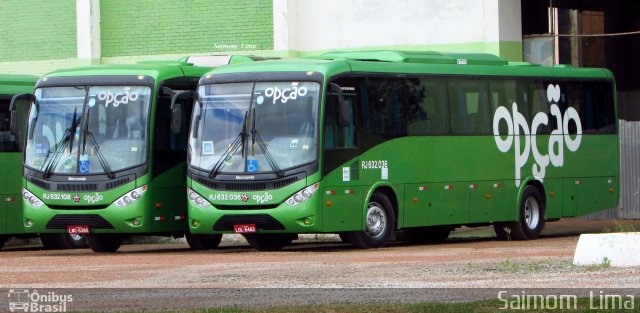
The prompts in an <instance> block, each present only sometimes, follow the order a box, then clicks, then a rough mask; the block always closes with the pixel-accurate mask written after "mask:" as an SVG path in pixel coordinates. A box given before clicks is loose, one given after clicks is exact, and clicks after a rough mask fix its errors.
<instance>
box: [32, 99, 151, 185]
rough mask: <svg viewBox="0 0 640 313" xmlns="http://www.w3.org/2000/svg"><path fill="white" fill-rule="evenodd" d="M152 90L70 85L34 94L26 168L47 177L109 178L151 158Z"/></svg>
mask: <svg viewBox="0 0 640 313" xmlns="http://www.w3.org/2000/svg"><path fill="white" fill-rule="evenodd" d="M150 99H151V88H149V87H144V86H71V87H45V88H38V89H36V90H35V102H34V103H33V105H32V106H31V110H30V112H29V119H28V121H29V122H28V125H29V128H28V130H27V146H26V152H25V154H26V155H25V164H26V166H28V167H30V168H33V169H36V170H40V171H44V172H45V174H48V173H55V174H83V175H86V174H102V173H107V174H110V173H111V172H112V171H118V170H122V169H125V168H130V167H133V166H136V165H140V164H142V163H143V162H145V160H146V158H147V140H146V138H147V128H148V127H147V125H148V122H149V118H148V117H149V104H150Z"/></svg>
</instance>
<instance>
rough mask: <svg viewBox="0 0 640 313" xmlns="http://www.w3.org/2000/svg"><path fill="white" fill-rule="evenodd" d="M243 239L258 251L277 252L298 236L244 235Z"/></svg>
mask: <svg viewBox="0 0 640 313" xmlns="http://www.w3.org/2000/svg"><path fill="white" fill-rule="evenodd" d="M244 238H245V239H247V242H248V243H249V244H250V245H251V246H252V247H253V248H254V249H256V250H258V251H278V250H281V249H282V248H284V246H286V245H289V244H291V242H292V241H294V240H296V239H298V234H244Z"/></svg>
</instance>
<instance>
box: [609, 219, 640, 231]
mask: <svg viewBox="0 0 640 313" xmlns="http://www.w3.org/2000/svg"><path fill="white" fill-rule="evenodd" d="M637 231H638V230H637V229H636V226H635V225H633V223H631V222H629V221H614V223H613V227H611V228H609V227H607V228H605V229H604V232H605V233H634V232H637Z"/></svg>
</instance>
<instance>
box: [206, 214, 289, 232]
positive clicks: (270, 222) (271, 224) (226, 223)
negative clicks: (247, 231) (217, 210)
mask: <svg viewBox="0 0 640 313" xmlns="http://www.w3.org/2000/svg"><path fill="white" fill-rule="evenodd" d="M238 224H255V225H256V228H257V229H260V230H284V226H283V225H282V223H280V222H278V221H277V220H276V219H275V218H273V217H272V216H271V215H269V214H249V215H240V214H228V215H224V216H222V217H221V218H220V219H219V220H218V221H217V222H216V224H215V225H213V230H215V231H230V230H233V225H238Z"/></svg>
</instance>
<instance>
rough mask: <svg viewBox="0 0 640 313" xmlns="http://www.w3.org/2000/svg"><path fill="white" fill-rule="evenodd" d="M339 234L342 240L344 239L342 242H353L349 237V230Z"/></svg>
mask: <svg viewBox="0 0 640 313" xmlns="http://www.w3.org/2000/svg"><path fill="white" fill-rule="evenodd" d="M338 236H340V240H342V242H344V243H351V241H350V239H349V233H347V232H342V233H338Z"/></svg>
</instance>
